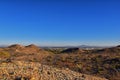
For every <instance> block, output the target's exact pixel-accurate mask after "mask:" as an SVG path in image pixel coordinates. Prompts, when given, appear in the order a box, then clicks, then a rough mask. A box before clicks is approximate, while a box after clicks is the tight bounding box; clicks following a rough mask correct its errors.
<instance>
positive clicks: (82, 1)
mask: <svg viewBox="0 0 120 80" xmlns="http://www.w3.org/2000/svg"><path fill="white" fill-rule="evenodd" d="M119 4H120V1H119V0H11V1H9V0H4V1H3V0H1V1H0V45H10V44H24V45H27V44H36V45H41V46H79V45H93V46H94V45H95V46H114V45H119V44H120V35H119V34H120V10H119V9H120V5H119Z"/></svg>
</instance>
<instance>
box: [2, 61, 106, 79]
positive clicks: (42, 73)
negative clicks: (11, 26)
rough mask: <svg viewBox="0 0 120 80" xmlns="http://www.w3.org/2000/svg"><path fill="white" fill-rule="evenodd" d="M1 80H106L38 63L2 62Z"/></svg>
mask: <svg viewBox="0 0 120 80" xmlns="http://www.w3.org/2000/svg"><path fill="white" fill-rule="evenodd" d="M0 80H106V79H104V78H99V77H94V76H89V75H85V74H80V73H77V72H74V71H71V70H69V69H57V68H53V67H51V66H46V65H41V64H40V63H37V62H25V61H14V62H9V63H6V62H1V63H0Z"/></svg>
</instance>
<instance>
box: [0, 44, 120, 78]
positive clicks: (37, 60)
mask: <svg viewBox="0 0 120 80" xmlns="http://www.w3.org/2000/svg"><path fill="white" fill-rule="evenodd" d="M107 79H108V80H120V46H117V47H111V48H105V49H93V50H85V49H79V48H68V49H51V48H50V49H49V48H47V49H44V48H39V47H37V46H36V45H33V44H32V45H28V46H21V45H19V44H15V45H11V46H9V47H6V48H0V80H107Z"/></svg>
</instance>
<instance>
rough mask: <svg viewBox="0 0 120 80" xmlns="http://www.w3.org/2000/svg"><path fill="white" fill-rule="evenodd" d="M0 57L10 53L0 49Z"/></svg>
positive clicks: (7, 55)
mask: <svg viewBox="0 0 120 80" xmlns="http://www.w3.org/2000/svg"><path fill="white" fill-rule="evenodd" d="M0 57H10V53H9V52H7V51H1V52H0Z"/></svg>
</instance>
